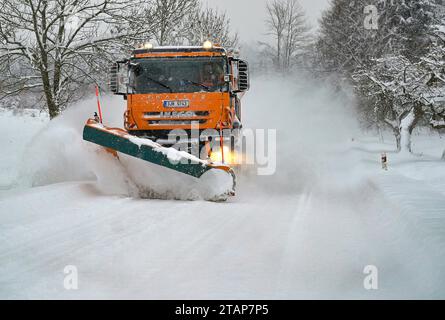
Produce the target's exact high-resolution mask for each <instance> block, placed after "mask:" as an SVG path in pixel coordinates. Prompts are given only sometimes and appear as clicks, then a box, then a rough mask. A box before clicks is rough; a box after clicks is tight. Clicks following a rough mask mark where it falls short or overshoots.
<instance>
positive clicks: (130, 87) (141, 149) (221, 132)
mask: <svg viewBox="0 0 445 320" xmlns="http://www.w3.org/2000/svg"><path fill="white" fill-rule="evenodd" d="M110 73H111V76H110V89H111V91H112V92H113V93H114V94H117V95H122V96H123V97H124V99H125V100H126V102H127V109H126V111H125V114H124V123H123V128H122V129H117V128H109V127H106V126H105V125H104V124H103V123H102V119H101V117H100V118H99V117H96V118H95V119H89V120H88V122H87V124H86V125H85V128H84V134H83V137H84V140H86V141H89V142H92V143H95V144H98V145H100V146H103V147H105V148H106V149H108V150H111V151H113V152H114V153H115V154H116V155H119V153H123V154H126V155H129V156H132V157H136V158H139V159H142V160H145V161H148V162H150V163H154V164H156V165H159V166H163V167H166V168H169V169H172V170H175V171H178V172H180V173H182V174H187V175H190V176H193V177H195V178H200V177H201V176H202V175H203V174H205V173H206V172H207V171H210V170H222V171H225V172H226V173H228V174H230V175H231V176H232V178H233V190H232V192H230V195H234V187H235V176H234V173H233V170H232V168H231V166H230V162H231V159H232V158H233V152H234V150H235V149H234V145H235V143H236V141H237V139H238V136H239V130H240V129H241V128H242V124H241V120H242V117H241V101H240V100H241V98H242V96H243V95H244V94H245V92H246V91H248V90H249V73H248V65H247V63H246V62H245V61H243V60H241V59H239V58H238V57H237V55H236V53H235V52H232V51H228V50H226V49H224V48H223V47H221V46H219V45H215V44H213V43H211V42H210V41H206V42H205V43H204V44H203V45H202V46H193V47H192V46H190V47H184V46H182V47H154V46H152V45H151V44H149V43H147V44H144V45H143V46H142V47H141V48H138V49H136V50H134V51H133V53H132V55H131V57H130V58H129V59H127V60H123V61H119V62H116V63H114V64H113V65H112V68H111V72H110ZM173 149H174V150H173ZM184 151H185V152H184Z"/></svg>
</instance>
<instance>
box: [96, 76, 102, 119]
mask: <svg viewBox="0 0 445 320" xmlns="http://www.w3.org/2000/svg"><path fill="white" fill-rule="evenodd" d="M96 99H97V109H98V111H99V120H100V123H102V108H101V107H100V98H99V86H98V85H97V84H96Z"/></svg>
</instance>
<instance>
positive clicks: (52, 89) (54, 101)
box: [0, 0, 149, 118]
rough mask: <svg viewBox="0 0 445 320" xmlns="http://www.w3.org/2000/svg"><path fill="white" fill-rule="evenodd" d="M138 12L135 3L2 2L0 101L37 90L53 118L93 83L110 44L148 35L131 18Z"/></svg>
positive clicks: (119, 0) (83, 0)
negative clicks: (0, 82)
mask: <svg viewBox="0 0 445 320" xmlns="http://www.w3.org/2000/svg"><path fill="white" fill-rule="evenodd" d="M144 6H145V5H144V3H143V2H142V1H139V0H137V1H134V0H3V1H2V8H1V10H0V65H1V68H2V69H4V70H6V74H4V75H3V77H2V78H1V79H2V80H1V81H2V86H1V88H0V95H1V96H2V97H5V96H6V97H7V96H11V95H14V94H16V93H18V92H22V91H24V90H36V89H40V90H41V92H42V94H43V99H44V101H45V104H46V106H47V108H48V111H49V114H50V117H51V118H54V117H56V116H57V115H58V114H59V113H60V111H61V109H62V108H63V107H64V106H66V105H67V104H68V103H69V102H70V101H72V100H73V99H76V98H78V97H80V96H81V95H82V94H83V90H80V88H81V87H82V86H83V85H85V84H86V83H94V82H96V81H98V80H97V79H94V75H95V74H97V72H98V70H99V69H100V68H101V67H102V66H103V65H104V64H107V63H108V61H107V57H109V55H110V50H109V49H110V47H111V46H112V44H113V43H116V44H117V46H121V45H122V44H123V43H124V42H123V41H124V39H127V40H128V39H137V37H138V36H141V35H142V34H143V32H147V31H149V30H146V29H143V28H142V25H141V24H140V21H139V20H138V19H137V16H136V15H135V13H137V12H139V11H140V9H142V8H144ZM145 28H146V27H145ZM101 77H102V78H103V74H101Z"/></svg>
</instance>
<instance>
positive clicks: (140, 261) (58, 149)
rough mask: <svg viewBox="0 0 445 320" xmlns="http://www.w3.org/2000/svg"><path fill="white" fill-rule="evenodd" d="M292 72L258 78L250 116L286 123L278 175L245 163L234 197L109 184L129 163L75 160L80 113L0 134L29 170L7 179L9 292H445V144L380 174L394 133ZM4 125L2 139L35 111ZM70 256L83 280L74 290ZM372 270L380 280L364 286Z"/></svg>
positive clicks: (171, 295) (4, 222)
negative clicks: (361, 125) (176, 194)
mask: <svg viewBox="0 0 445 320" xmlns="http://www.w3.org/2000/svg"><path fill="white" fill-rule="evenodd" d="M286 81H288V80H286ZM286 81H285V80H280V81H277V80H270V79H269V80H266V79H258V80H256V81H254V83H253V86H252V91H251V92H249V94H248V96H247V97H246V100H245V104H244V108H245V109H244V117H245V119H244V124H245V126H247V127H250V128H263V129H269V128H271V129H278V131H277V138H278V145H277V172H276V174H275V175H272V176H265V177H259V176H256V175H253V174H252V173H249V174H247V173H244V174H240V176H239V181H238V184H239V188H238V195H237V197H236V198H234V199H231V200H230V201H229V202H227V203H210V202H204V201H195V202H191V201H165V200H146V199H135V198H132V197H128V196H125V195H123V194H122V193H123V192H122V188H125V183H122V185H120V186H119V188H116V187H115V186H113V188H110V185H109V184H113V182H116V181H122V179H121V177H119V176H120V175H121V173H116V172H113V174H112V175H111V177H110V175H109V174H108V175H107V174H104V173H103V171H104V170H105V171H106V169H107V168H109V167H108V165H110V164H107V165H106V166H105V168H99V167H98V166H97V165H96V164H93V165H92V164H87V163H85V161H88V160H91V159H95V158H94V157H93V158H91V157H85V156H80V155H79V153H82V152H83V153H85V151H82V150H83V149H85V148H86V147H85V146H84V145H83V144H82V143H81V142H80V141H78V137H79V136H78V131H79V130H78V126H79V127H81V125H82V123H81V122H80V123H77V122H78V120H79V119H82V118H83V117H84V116H85V115H84V114H83V113H85V111H84V110H83V109H82V110H80V109H79V111H76V110H74V111H73V110H70V112H71V113H70V112H68V114H69V115H73V114H75V115H76V116H73V117H72V118H71V119H65V120H61V121H59V122H60V123H59V124H56V125H55V126H54V125H52V126H50V127H49V128H45V129H44V130H43V133H40V134H39V135H38V136H37V137H38V138H32V137H33V136H35V133H36V130H38V127H39V125H35V126H31V127H26V128H28V129H24V131H23V132H27V133H28V136H26V135H25V134H23V135H21V136H20V137H19V138H16V139H17V140H16V141H12V143H8V144H6V143H3V142H5V141H4V140H2V148H3V149H2V150H3V151H4V152H5V153H4V154H2V155H1V158H0V163H1V168H2V174H3V172H8V168H9V170H11V172H13V173H14V172H19V174H18V179H16V180H14V181H16V182H17V183H16V184H15V187H14V188H10V187H8V188H7V186H8V185H9V186H11V185H12V182H13V180H11V179H9V182H8V181H7V180H8V179H7V178H5V177H2V178H4V179H3V180H1V181H2V184H3V189H9V190H4V191H1V192H0V298H9V299H11V298H62V299H75V298H87V299H89V298H124V299H125V298H151V299H163V298H168V299H176V298H185V299H216V298H218V299H220V298H222V299H226V298H227V299H255V298H269V299H282V298H285V299H292V298H371V299H372V298H445V268H444V267H445V236H444V234H445V232H444V231H445V185H444V184H443V183H442V182H443V181H445V169H444V164H443V162H440V161H438V160H437V159H439V158H440V154H441V151H442V150H441V149H440V148H441V147H442V148H443V143H442V145H440V142H441V141H440V140H439V139H438V138H437V137H428V139H426V138H425V137H424V136H419V137H417V138H416V137H415V145H416V142H417V146H418V147H419V148H420V147H422V148H423V149H425V150H426V152H427V153H426V154H425V155H424V156H423V157H422V158H419V159H421V160H419V161H415V160H412V159H411V158H409V157H408V158H403V157H401V156H398V155H393V154H389V158H390V171H389V172H383V171H382V170H381V169H380V167H379V153H380V152H381V151H382V150H385V149H387V150H390V149H391V148H392V144H390V143H389V144H382V143H378V142H377V141H378V139H374V138H370V137H366V136H364V135H362V134H361V133H360V131H359V129H358V126H357V124H356V122H355V121H354V120H353V119H354V116H353V115H352V112H353V111H352V109H351V108H350V107H348V105H349V104H348V103H347V101H346V100H345V99H340V98H334V97H332V94H331V93H330V92H329V90H328V89H323V88H319V89H315V90H314V89H312V88H313V87H314V86H312V85H311V84H308V83H305V84H302V83H303V82H301V83H291V82H288V83H286ZM113 101H114V100H113ZM119 103H120V102H119ZM85 104H86V103H85ZM88 108H89V109H88ZM88 108H86V110H88V112H87V113H89V112H90V111H91V109H93V108H94V104H92V106H91V107H88ZM24 118H26V117H24ZM118 118H120V117H116V119H118ZM0 121H1V130H2V132H1V134H3V133H4V132H5V133H6V132H10V130H11V127H12V126H15V125H20V124H21V123H22V124H23V121H24V120H23V117H22V118H20V117H12V116H10V115H5V114H4V115H3V116H1V117H0ZM26 121H29V118H26ZM113 121H114V120H113ZM116 121H118V120H116ZM117 124H118V123H117ZM40 126H43V125H42V124H40ZM61 128H63V130H62V129H61ZM61 130H62V131H61ZM49 133H53V134H57V137H53V135H51V134H49ZM49 136H51V137H52V138H51V139H48V137H49ZM11 139H14V137H13V136H11ZM29 141H32V147H31V148H30V149H31V152H30V151H28V152H27V153H26V154H25V157H24V158H23V159H22V160H21V161H19V159H20V156H19V155H18V154H19V153H21V152H22V150H23V149H24V145H25V144H26V143H27V142H29ZM391 142H392V141H391ZM54 144H55V146H54ZM432 145H433V146H435V147H431V146H432ZM8 148H9V149H8ZM428 148H429V149H428ZM11 153H12V154H14V156H11ZM11 159H13V161H11ZM435 159H436V160H435ZM391 161H392V162H391ZM85 168H87V169H85ZM13 173H11V175H12V174H13ZM95 176H96V177H98V178H99V180H100V181H99V182H96V181H95V179H94V178H95ZM116 176H118V177H117V178H116ZM153 179H156V177H153ZM123 180H125V179H123ZM153 183H157V181H153ZM30 184H32V185H34V186H35V187H33V188H29V187H28V186H29V185H30ZM67 265H73V266H76V267H77V270H78V277H79V289H78V290H71V291H68V290H65V289H64V286H63V281H64V276H65V274H64V267H65V266H67ZM367 265H374V266H376V267H377V268H378V271H379V283H378V284H379V289H378V290H375V291H368V290H365V289H364V286H363V280H364V278H365V276H366V275H365V274H364V273H363V269H364V268H365V266H367Z"/></svg>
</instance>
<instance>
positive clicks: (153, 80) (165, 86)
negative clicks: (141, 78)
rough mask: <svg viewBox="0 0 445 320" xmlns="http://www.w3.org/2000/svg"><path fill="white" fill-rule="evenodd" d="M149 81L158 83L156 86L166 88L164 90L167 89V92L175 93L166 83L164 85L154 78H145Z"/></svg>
mask: <svg viewBox="0 0 445 320" xmlns="http://www.w3.org/2000/svg"><path fill="white" fill-rule="evenodd" d="M145 78H146V79H147V80H150V81H151V82H154V83H156V84H159V85H160V86H161V87H164V88H166V89H167V90H170V92H171V93H173V89H172V88H170V87H169V86H168V85H166V84H165V83H163V82H161V81H158V80H155V79H153V78H150V77H145Z"/></svg>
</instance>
